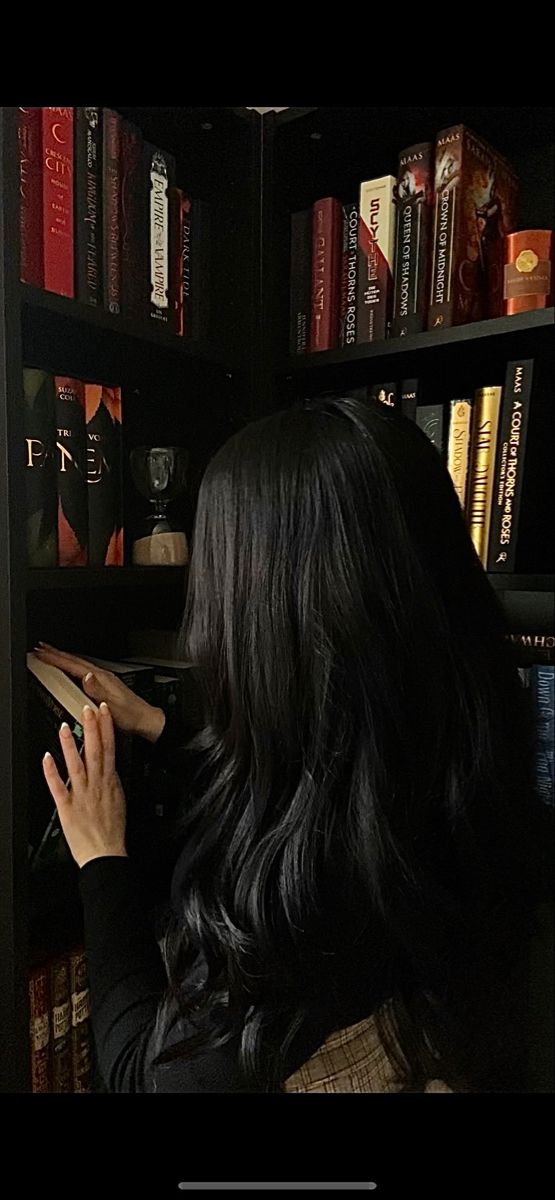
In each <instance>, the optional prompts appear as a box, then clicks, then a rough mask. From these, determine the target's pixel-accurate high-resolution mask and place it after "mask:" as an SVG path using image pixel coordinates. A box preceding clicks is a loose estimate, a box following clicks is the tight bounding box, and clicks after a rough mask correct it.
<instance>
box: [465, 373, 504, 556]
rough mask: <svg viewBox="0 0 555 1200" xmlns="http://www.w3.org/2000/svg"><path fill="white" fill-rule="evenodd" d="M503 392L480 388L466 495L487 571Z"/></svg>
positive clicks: (474, 535) (470, 523) (477, 547)
mask: <svg viewBox="0 0 555 1200" xmlns="http://www.w3.org/2000/svg"><path fill="white" fill-rule="evenodd" d="M500 408H501V388H500V387H485V388H479V390H478V391H477V392H476V395H475V398H474V416H473V422H472V437H471V446H470V467H469V476H468V491H467V522H468V529H469V532H470V536H471V538H472V541H473V543H474V548H475V550H476V553H477V555H478V558H479V559H480V562H481V563H482V566H483V567H485V566H486V563H487V555H488V542H489V530H490V524H491V506H492V499H493V481H494V472H495V451H496V446H497V432H498V427H499V412H500Z"/></svg>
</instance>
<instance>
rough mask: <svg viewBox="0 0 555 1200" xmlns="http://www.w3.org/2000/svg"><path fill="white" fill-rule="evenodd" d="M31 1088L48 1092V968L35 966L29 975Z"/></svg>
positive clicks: (49, 1086)
mask: <svg viewBox="0 0 555 1200" xmlns="http://www.w3.org/2000/svg"><path fill="white" fill-rule="evenodd" d="M29 1010H30V1044H31V1090H32V1091H33V1092H49V1091H50V1090H51V1077H50V998H49V994H48V970H47V968H46V966H43V967H36V968H35V969H34V970H33V971H31V974H30V977H29Z"/></svg>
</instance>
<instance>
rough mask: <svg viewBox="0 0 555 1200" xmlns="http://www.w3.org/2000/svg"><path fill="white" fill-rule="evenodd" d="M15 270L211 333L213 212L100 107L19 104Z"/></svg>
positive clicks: (156, 153)
mask: <svg viewBox="0 0 555 1200" xmlns="http://www.w3.org/2000/svg"><path fill="white" fill-rule="evenodd" d="M18 118H19V125H18V134H19V177H20V240H21V279H22V280H23V282H24V283H30V284H33V285H34V286H36V287H43V288H45V289H47V290H48V291H52V292H57V293H59V294H60V295H62V296H72V297H75V298H76V299H77V300H81V301H83V302H84V303H86V304H92V305H97V306H102V305H103V306H104V308H105V309H107V311H108V312H110V313H114V314H118V313H122V314H123V315H124V316H126V317H129V318H133V319H134V320H138V321H142V320H144V321H147V320H149V319H151V320H153V321H156V322H157V323H158V324H160V325H161V326H163V327H166V328H167V329H168V330H170V331H173V332H174V333H176V334H178V335H180V336H184V337H187V338H192V339H199V338H200V337H201V336H202V337H204V338H206V330H207V323H208V314H207V308H206V306H207V297H208V293H209V288H208V286H207V276H208V271H209V257H210V256H209V247H210V241H209V228H208V221H209V215H208V211H207V208H206V205H205V203H204V202H203V201H201V200H198V199H196V198H193V197H191V196H190V195H189V194H188V193H187V192H185V191H183V190H182V189H180V188H178V187H175V160H174V158H173V157H172V155H171V154H168V153H167V152H166V151H165V150H162V149H160V148H159V147H157V146H153V145H151V144H150V143H148V142H146V141H143V138H142V135H141V133H140V131H139V130H138V129H137V128H136V126H135V125H133V124H131V122H129V121H126V120H124V119H123V118H122V117H120V116H119V114H118V113H116V112H112V111H111V110H110V109H105V108H20V109H19V110H18Z"/></svg>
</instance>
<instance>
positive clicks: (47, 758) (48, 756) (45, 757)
mask: <svg viewBox="0 0 555 1200" xmlns="http://www.w3.org/2000/svg"><path fill="white" fill-rule="evenodd" d="M42 761H43V762H48V763H49V762H52V755H51V753H50V751H49V750H47V751H46V754H43V757H42Z"/></svg>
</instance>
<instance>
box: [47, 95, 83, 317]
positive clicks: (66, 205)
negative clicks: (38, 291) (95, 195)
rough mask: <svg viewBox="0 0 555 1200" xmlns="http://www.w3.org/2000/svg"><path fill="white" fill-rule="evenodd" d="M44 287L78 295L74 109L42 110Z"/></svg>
mask: <svg viewBox="0 0 555 1200" xmlns="http://www.w3.org/2000/svg"><path fill="white" fill-rule="evenodd" d="M42 219H43V223H42V228H43V262H44V287H45V288H46V289H47V291H49V292H58V294H59V295H60V296H74V295H75V288H74V271H73V109H72V108H43V109H42Z"/></svg>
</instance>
